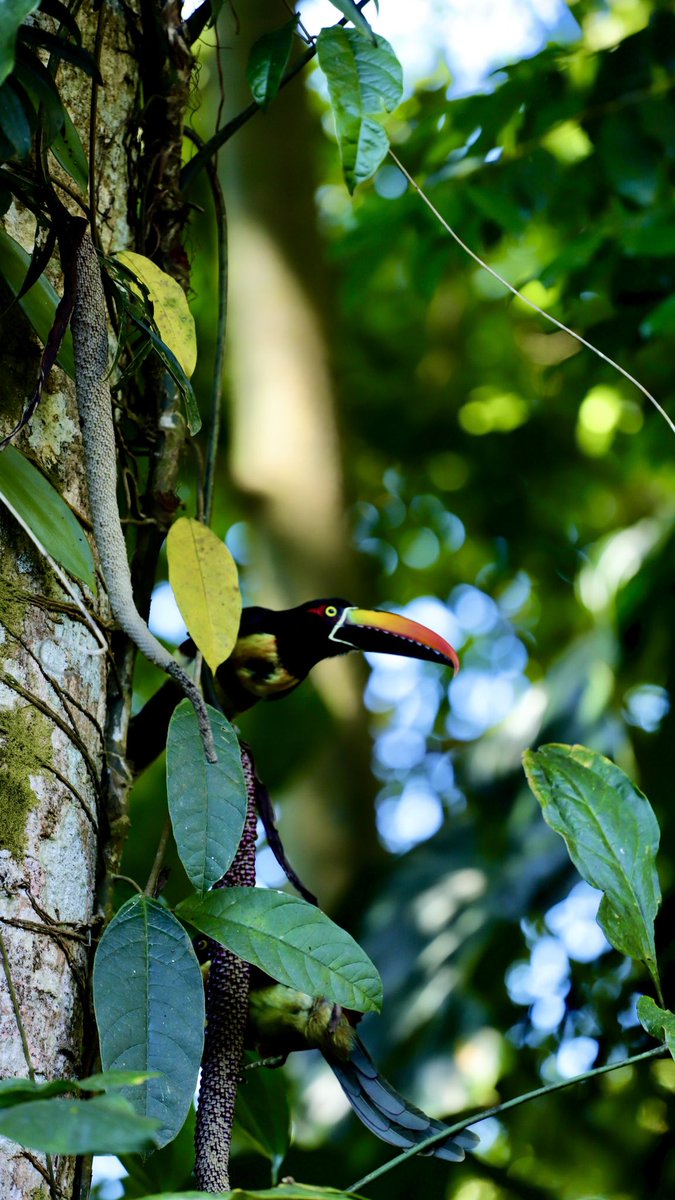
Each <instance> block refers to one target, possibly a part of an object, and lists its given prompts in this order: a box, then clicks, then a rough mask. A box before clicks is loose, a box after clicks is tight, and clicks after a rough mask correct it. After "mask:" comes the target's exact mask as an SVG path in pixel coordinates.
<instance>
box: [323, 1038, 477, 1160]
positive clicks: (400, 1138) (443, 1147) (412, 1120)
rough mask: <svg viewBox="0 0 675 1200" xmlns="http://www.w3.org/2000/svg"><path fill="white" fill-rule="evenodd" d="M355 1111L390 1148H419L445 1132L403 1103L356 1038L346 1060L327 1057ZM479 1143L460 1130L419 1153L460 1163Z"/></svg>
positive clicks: (442, 1127)
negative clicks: (449, 1137) (448, 1139)
mask: <svg viewBox="0 0 675 1200" xmlns="http://www.w3.org/2000/svg"><path fill="white" fill-rule="evenodd" d="M328 1063H329V1065H330V1067H331V1069H332V1070H333V1072H334V1074H335V1075H336V1077H337V1079H338V1082H339V1083H340V1086H341V1087H342V1090H343V1091H344V1093H345V1095H346V1097H347V1099H348V1100H349V1103H350V1104H351V1106H352V1108H353V1109H354V1112H355V1113H356V1115H357V1116H358V1117H359V1119H360V1120H361V1121H362V1122H363V1124H364V1125H365V1126H366V1128H367V1129H370V1131H371V1133H374V1134H375V1135H376V1136H377V1137H379V1138H381V1139H382V1141H384V1142H389V1143H390V1145H392V1146H401V1147H402V1148H403V1149H406V1150H407V1149H409V1148H410V1147H412V1146H417V1145H419V1143H420V1142H423V1141H424V1140H425V1138H428V1137H430V1136H431V1134H432V1133H440V1132H441V1131H442V1130H443V1129H446V1128H447V1126H445V1125H444V1124H443V1123H442V1122H441V1121H436V1120H435V1119H434V1118H433V1117H429V1116H427V1114H426V1113H423V1112H422V1111H421V1109H419V1108H416V1107H415V1105H414V1104H411V1103H410V1102H409V1101H408V1100H405V1099H404V1097H403V1096H401V1095H400V1093H399V1092H397V1091H396V1089H395V1088H393V1087H392V1086H391V1084H390V1083H387V1080H386V1079H383V1078H382V1076H381V1075H380V1074H379V1072H378V1070H377V1067H376V1066H375V1064H374V1062H373V1060H372V1058H371V1057H370V1055H369V1053H368V1051H367V1050H366V1048H365V1046H364V1045H363V1043H362V1042H361V1041H360V1040H359V1039H358V1038H357V1039H356V1041H355V1043H354V1048H353V1051H352V1054H351V1056H350V1058H349V1060H348V1061H346V1062H340V1061H338V1060H337V1059H333V1058H328ZM477 1143H478V1138H477V1136H476V1134H475V1133H471V1132H470V1131H469V1130H468V1129H463V1130H462V1132H461V1133H458V1134H456V1135H455V1136H454V1137H453V1138H452V1139H451V1140H450V1141H447V1142H441V1143H439V1144H438V1145H436V1146H432V1147H431V1148H430V1149H429V1150H426V1151H425V1150H423V1151H421V1153H422V1154H433V1155H434V1156H435V1157H436V1158H442V1159H445V1160H446V1161H447V1162H461V1161H462V1159H463V1158H464V1152H465V1151H466V1150H471V1149H472V1148H473V1147H474V1146H476V1144H477Z"/></svg>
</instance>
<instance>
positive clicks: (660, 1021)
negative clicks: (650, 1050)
mask: <svg viewBox="0 0 675 1200" xmlns="http://www.w3.org/2000/svg"><path fill="white" fill-rule="evenodd" d="M637 1015H638V1018H639V1021H640V1024H641V1025H642V1028H643V1029H646V1030H647V1033H649V1034H651V1036H652V1037H653V1038H656V1040H657V1042H663V1043H664V1044H665V1045H666V1046H667V1047H668V1049H669V1051H670V1053H671V1055H672V1057H673V1058H675V1013H671V1012H670V1011H669V1010H668V1009H666V1008H659V1006H658V1004H656V1003H655V1002H654V1000H652V998H651V996H640V999H639V1000H638V1002H637Z"/></svg>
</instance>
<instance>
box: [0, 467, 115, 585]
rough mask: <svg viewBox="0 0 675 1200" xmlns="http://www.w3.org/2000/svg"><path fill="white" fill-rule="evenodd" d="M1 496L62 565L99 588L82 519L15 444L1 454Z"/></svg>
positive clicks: (85, 581) (84, 581)
mask: <svg viewBox="0 0 675 1200" xmlns="http://www.w3.org/2000/svg"><path fill="white" fill-rule="evenodd" d="M0 498H2V499H3V500H4V501H5V503H6V504H7V505H8V507H10V508H11V509H12V511H13V512H15V513H16V514H17V515H18V516H19V517H20V518H21V519H22V520H23V521H24V522H25V523H26V525H27V526H28V528H29V529H30V530H31V531H32V532H33V533H34V534H35V536H36V538H37V539H38V541H39V542H40V543H41V544H42V546H43V547H44V549H45V550H46V551H47V553H48V554H50V555H51V557H52V558H54V559H56V561H57V563H59V564H60V566H62V567H64V568H65V569H66V571H69V572H70V574H71V575H74V576H75V577H76V578H77V579H81V580H82V581H83V583H86V584H87V586H88V587H89V588H91V590H92V592H95V591H96V576H95V573H94V560H93V557H92V553H91V548H90V546H89V542H88V541H87V539H86V537H85V535H84V532H83V530H82V527H81V525H80V523H79V521H78V520H77V518H76V517H75V516H74V514H73V513H72V512H71V510H70V509H69V508H68V505H67V504H66V503H65V501H64V500H62V498H61V496H60V495H59V493H58V492H57V491H56V489H55V488H53V487H52V485H51V483H49V482H48V480H46V479H45V477H44V475H41V474H40V472H39V471H38V469H37V467H34V466H33V464H32V463H30V462H29V461H28V459H27V458H24V456H23V454H20V453H19V451H18V450H15V449H14V447H13V446H7V448H6V449H5V450H3V452H2V453H1V454H0Z"/></svg>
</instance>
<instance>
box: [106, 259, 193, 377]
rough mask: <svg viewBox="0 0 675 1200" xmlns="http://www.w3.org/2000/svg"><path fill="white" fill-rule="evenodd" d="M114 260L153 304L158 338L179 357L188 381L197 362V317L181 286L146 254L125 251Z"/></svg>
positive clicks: (140, 292) (140, 293)
mask: <svg viewBox="0 0 675 1200" xmlns="http://www.w3.org/2000/svg"><path fill="white" fill-rule="evenodd" d="M115 258H116V259H117V261H118V262H120V263H122V265H123V266H125V267H126V268H127V270H128V271H131V273H132V274H133V275H135V276H136V278H137V279H138V281H139V283H141V284H142V285H143V288H145V290H146V292H147V295H148V299H149V300H150V302H151V303H152V313H153V317H154V319H155V325H156V326H157V330H158V332H159V336H160V337H161V339H162V341H163V342H164V343H165V345H167V346H168V347H169V350H170V351H171V353H172V354H174V355H175V356H176V358H177V359H178V361H179V363H180V365H181V367H182V368H183V370H184V371H185V374H186V375H187V377H188V379H189V378H190V376H191V374H192V372H193V371H194V369H195V364H196V362H197V337H196V334H195V323H194V318H193V316H192V313H191V312H190V309H189V307H188V302H187V297H186V295H185V292H184V291H183V289H182V287H181V286H180V284H179V283H177V282H176V280H175V279H172V278H171V276H170V275H167V274H166V272H165V271H162V270H160V268H159V267H158V266H157V265H156V263H154V262H152V260H151V259H149V258H146V257H145V255H144V254H136V253H135V252H134V251H133V250H122V251H120V253H119V254H116V255H115ZM142 294H143V293H142V290H141V289H139V295H142Z"/></svg>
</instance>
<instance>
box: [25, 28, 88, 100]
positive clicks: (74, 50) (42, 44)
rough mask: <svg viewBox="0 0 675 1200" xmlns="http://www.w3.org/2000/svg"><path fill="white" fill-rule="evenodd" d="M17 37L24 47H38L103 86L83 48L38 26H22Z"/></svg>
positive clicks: (86, 51)
mask: <svg viewBox="0 0 675 1200" xmlns="http://www.w3.org/2000/svg"><path fill="white" fill-rule="evenodd" d="M19 36H20V38H21V41H22V42H23V43H24V44H25V45H27V46H38V47H39V48H40V49H41V50H46V51H47V52H48V53H49V54H50V55H51V56H52V57H53V58H61V59H63V61H64V62H69V63H72V65H73V66H74V67H79V69H80V70H81V71H84V73H85V75H89V76H91V78H92V79H95V80H96V82H97V83H98V84H100V85H101V87H103V86H104V85H103V80H102V78H101V72H100V71H99V69H98V67H97V66H96V62H95V60H94V59H93V58H92V56H91V54H90V53H89V51H88V50H85V49H84V47H83V46H74V45H73V43H72V42H69V41H67V39H66V38H64V37H61V36H60V35H59V34H57V33H48V31H47V30H46V29H42V28H41V27H40V26H38V25H24V26H23V28H22V30H21V33H20V35H19Z"/></svg>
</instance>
